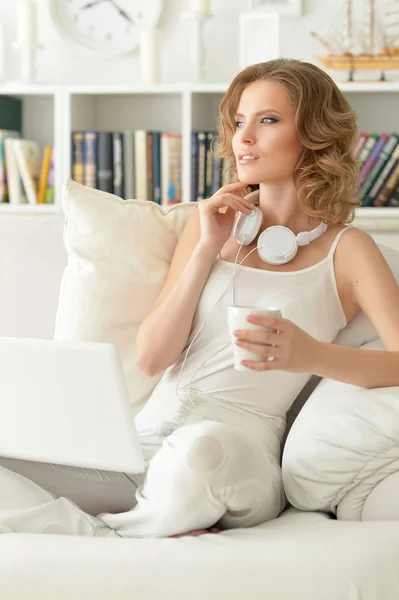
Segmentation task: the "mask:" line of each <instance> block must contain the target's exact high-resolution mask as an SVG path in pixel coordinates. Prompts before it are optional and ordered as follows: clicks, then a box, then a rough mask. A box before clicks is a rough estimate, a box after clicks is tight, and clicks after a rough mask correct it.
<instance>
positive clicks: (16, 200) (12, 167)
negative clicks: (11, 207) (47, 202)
mask: <svg viewBox="0 0 399 600" xmlns="http://www.w3.org/2000/svg"><path fill="white" fill-rule="evenodd" d="M14 141H15V140H14V139H13V138H7V139H6V140H5V142H4V144H5V152H6V173H7V184H8V193H9V198H10V204H26V202H27V199H26V197H25V194H24V192H23V188H22V182H21V177H20V174H19V171H18V166H17V159H16V157H15V152H14Z"/></svg>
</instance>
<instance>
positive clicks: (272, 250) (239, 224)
mask: <svg viewBox="0 0 399 600" xmlns="http://www.w3.org/2000/svg"><path fill="white" fill-rule="evenodd" d="M246 200H250V201H252V200H254V201H255V204H259V190H256V191H255V192H251V193H250V194H248V196H246ZM262 220H263V213H262V211H261V210H260V209H259V208H257V207H256V206H255V207H254V209H253V210H252V212H251V213H250V214H249V215H244V214H240V216H239V217H238V219H237V221H236V224H235V226H234V231H233V235H234V236H235V238H236V239H237V241H238V242H239V243H240V244H243V245H244V246H248V245H249V244H250V243H251V242H253V240H254V239H255V238H256V236H257V235H258V232H259V229H260V227H261V225H262ZM326 229H327V225H326V224H325V223H320V225H318V226H317V227H316V228H315V229H313V230H312V231H301V232H300V233H298V235H295V233H293V232H292V231H291V229H288V227H283V226H282V225H273V226H272V227H268V228H267V229H265V231H262V233H261V234H260V236H259V238H258V243H257V247H258V254H259V256H260V257H261V259H262V260H263V261H264V262H266V263H268V264H270V265H284V264H285V263H288V262H290V260H292V259H293V258H294V257H295V256H296V254H297V252H298V247H299V246H305V245H307V244H309V243H310V242H311V241H313V240H315V239H316V238H318V237H319V236H321V234H322V233H324V232H325V231H326Z"/></svg>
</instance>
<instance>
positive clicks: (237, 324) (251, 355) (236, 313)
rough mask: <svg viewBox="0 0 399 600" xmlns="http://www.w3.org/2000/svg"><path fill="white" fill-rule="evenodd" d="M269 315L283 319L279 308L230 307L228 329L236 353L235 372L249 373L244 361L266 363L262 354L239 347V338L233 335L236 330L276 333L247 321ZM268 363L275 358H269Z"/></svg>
mask: <svg viewBox="0 0 399 600" xmlns="http://www.w3.org/2000/svg"><path fill="white" fill-rule="evenodd" d="M255 314H257V315H268V316H270V317H277V318H280V319H281V310H280V309H279V308H259V307H258V306H228V328H229V334H230V339H231V343H232V345H233V352H234V370H235V371H248V367H246V366H244V365H242V364H241V361H242V360H253V361H257V362H264V361H265V358H264V357H261V355H260V354H256V353H255V352H250V351H249V350H246V349H245V348H241V347H240V346H237V344H236V340H237V337H236V336H235V335H234V334H233V331H235V330H236V329H260V330H262V331H275V330H274V329H270V328H269V327H263V326H262V325H258V324H257V323H250V322H249V321H247V316H248V315H255ZM266 360H267V361H271V360H274V358H273V356H269V357H268V358H267V359H266Z"/></svg>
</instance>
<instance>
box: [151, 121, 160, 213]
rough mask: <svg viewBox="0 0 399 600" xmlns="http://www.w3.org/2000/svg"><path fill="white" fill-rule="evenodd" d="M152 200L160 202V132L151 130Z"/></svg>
mask: <svg viewBox="0 0 399 600" xmlns="http://www.w3.org/2000/svg"><path fill="white" fill-rule="evenodd" d="M152 172H153V183H154V188H153V201H154V202H155V203H156V204H161V195H162V193H161V132H160V131H153V132H152Z"/></svg>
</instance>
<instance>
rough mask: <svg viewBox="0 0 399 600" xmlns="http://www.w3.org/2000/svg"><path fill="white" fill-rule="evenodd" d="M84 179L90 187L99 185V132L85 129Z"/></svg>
mask: <svg viewBox="0 0 399 600" xmlns="http://www.w3.org/2000/svg"><path fill="white" fill-rule="evenodd" d="M83 148H84V156H83V181H84V184H85V185H87V186H88V187H92V188H95V187H96V186H97V132H96V131H85V132H84V134H83Z"/></svg>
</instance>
